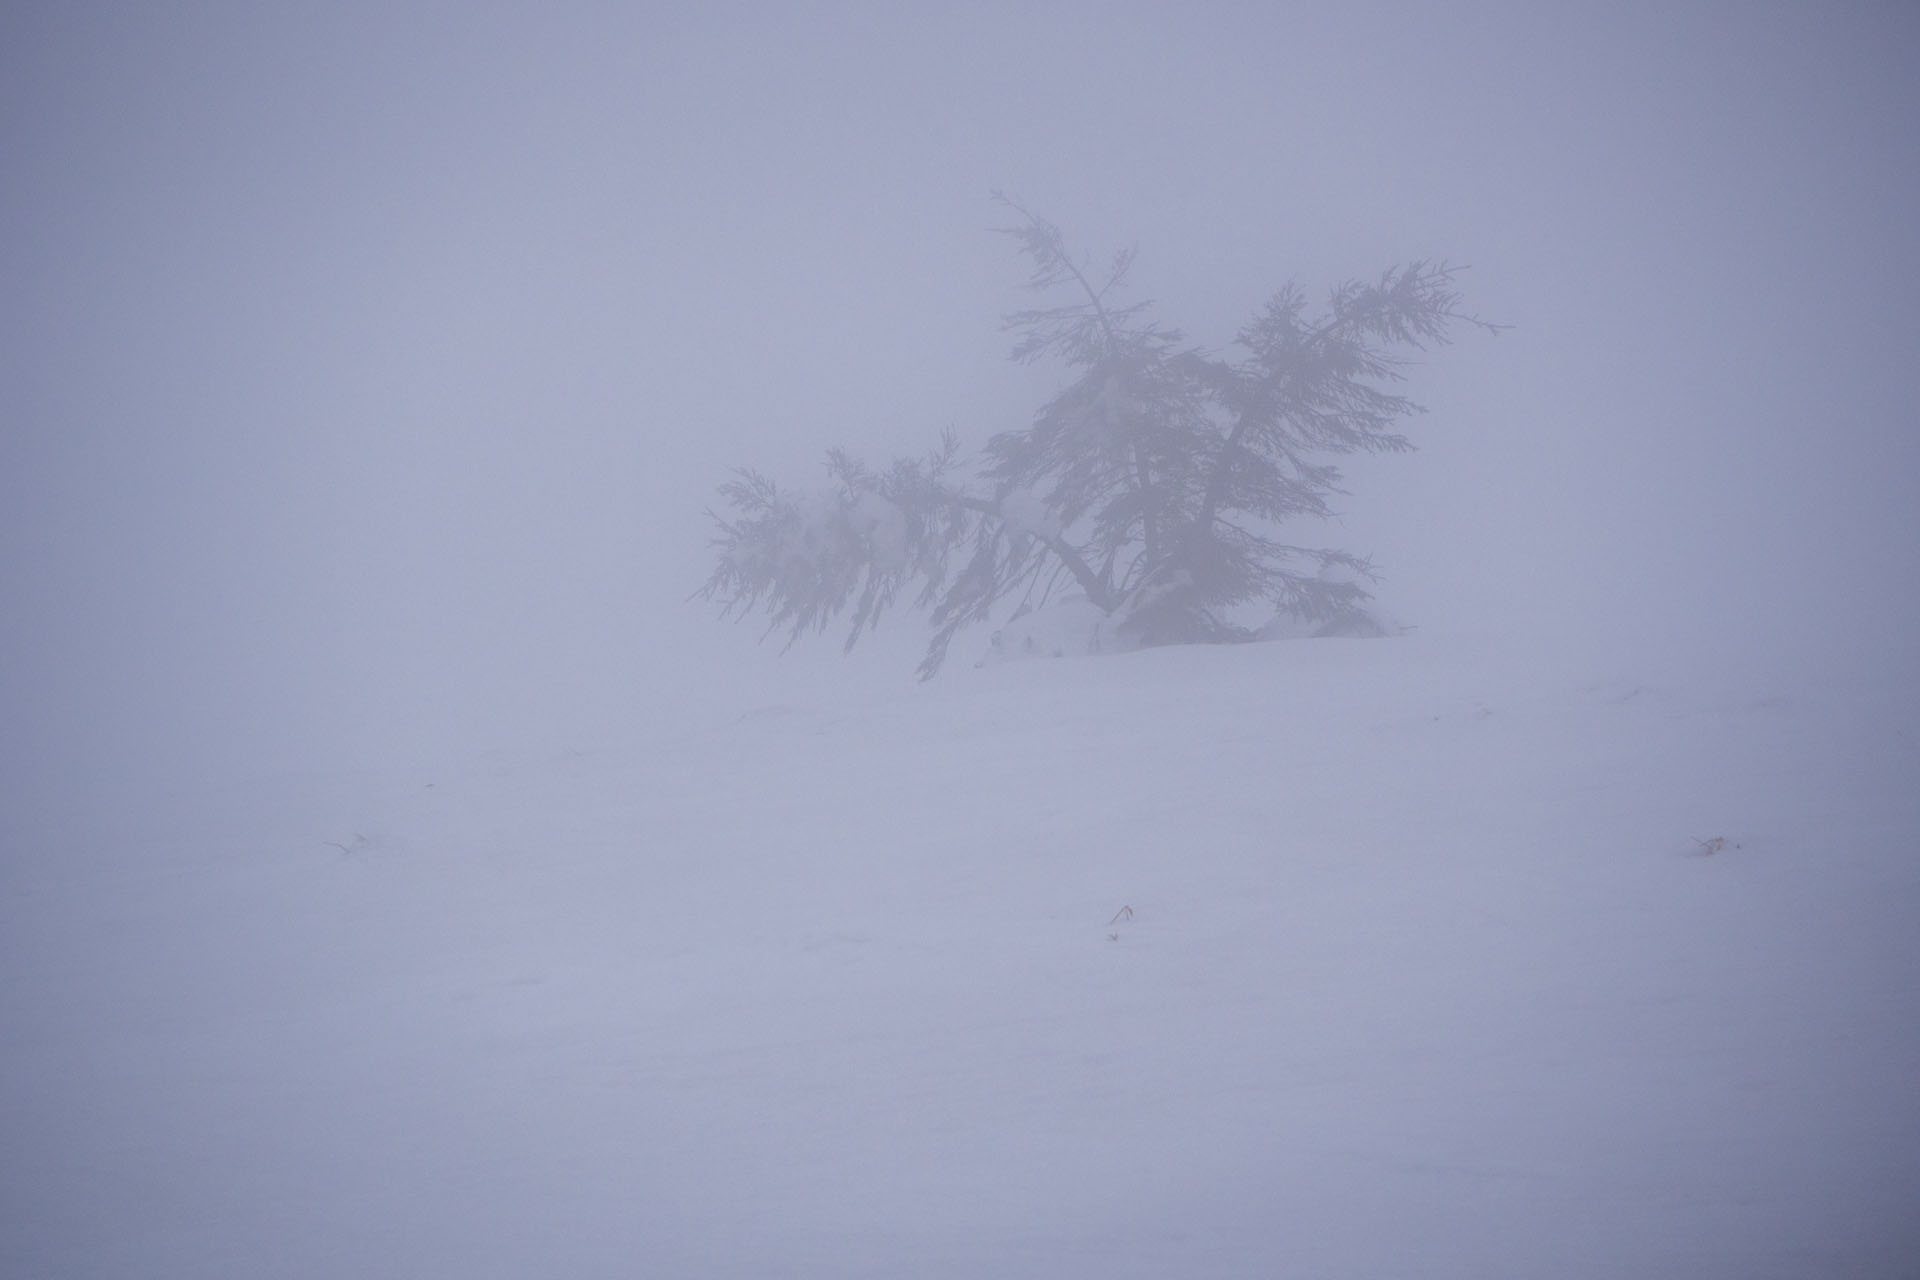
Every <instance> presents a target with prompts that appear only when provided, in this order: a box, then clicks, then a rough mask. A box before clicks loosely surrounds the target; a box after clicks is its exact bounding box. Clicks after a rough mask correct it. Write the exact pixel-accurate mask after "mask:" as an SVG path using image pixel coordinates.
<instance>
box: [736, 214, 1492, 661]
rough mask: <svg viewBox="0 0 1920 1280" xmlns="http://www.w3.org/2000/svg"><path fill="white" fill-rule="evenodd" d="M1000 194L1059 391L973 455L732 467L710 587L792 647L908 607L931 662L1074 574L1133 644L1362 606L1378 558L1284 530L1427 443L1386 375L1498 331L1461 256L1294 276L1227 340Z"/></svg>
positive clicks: (1032, 316)
mask: <svg viewBox="0 0 1920 1280" xmlns="http://www.w3.org/2000/svg"><path fill="white" fill-rule="evenodd" d="M1008 207H1009V208H1011V209H1013V210H1014V212H1016V213H1017V214H1019V216H1020V218H1021V221H1020V223H1019V225H1017V226H1014V227H1012V228H1010V229H1008V234H1009V235H1011V236H1012V237H1013V238H1014V239H1015V240H1016V242H1017V243H1018V245H1019V247H1020V250H1021V252H1022V253H1023V254H1024V255H1025V256H1026V258H1027V259H1028V260H1029V261H1030V263H1031V265H1032V275H1031V278H1030V279H1029V281H1028V287H1029V288H1030V289H1031V290H1032V291H1034V292H1036V293H1039V294H1042V295H1047V296H1048V297H1049V299H1050V301H1051V305H1048V306H1043V307H1038V308H1034V309H1029V310H1021V311H1016V312H1014V313H1012V314H1011V315H1009V316H1007V317H1006V321H1005V327H1006V328H1007V329H1008V330H1009V331H1010V332H1012V333H1013V334H1014V335H1015V336H1016V341H1015V344H1014V348H1013V358H1014V359H1015V360H1018V361H1022V362H1025V363H1034V362H1039V361H1050V362H1052V363H1054V364H1057V365H1058V366H1060V367H1062V368H1063V369H1064V370H1065V371H1066V372H1067V374H1068V375H1069V378H1068V381H1067V383H1066V385H1065V387H1064V388H1063V389H1062V390H1061V391H1060V392H1059V393H1058V394H1057V395H1055V396H1054V397H1053V398H1052V399H1051V400H1049V401H1048V402H1047V403H1046V404H1044V405H1043V406H1041V408H1040V410H1039V412H1038V413H1037V414H1036V415H1035V417H1034V420H1033V422H1032V424H1031V425H1030V426H1027V427H1023V428H1021V429H1018V430H1013V431H1005V432H1002V433H1000V434H998V435H995V436H994V437H992V438H991V439H990V440H988V441H987V443H986V445H985V447H984V449H983V450H982V451H981V453H980V454H979V456H978V457H977V458H965V457H963V455H962V453H961V448H960V444H959V441H958V440H957V439H956V437H955V436H954V435H953V434H952V433H951V432H948V433H947V434H946V435H944V436H943V437H942V439H941V441H940V443H939V445H938V447H936V448H935V449H933V450H932V451H930V452H928V453H927V454H925V455H923V456H919V457H908V458H902V459H899V460H896V461H895V462H893V463H891V464H890V465H888V466H887V467H885V468H884V469H881V470H870V469H869V468H867V467H866V466H864V465H863V464H861V463H860V462H858V461H856V460H854V459H852V458H850V457H848V456H846V455H845V454H844V453H841V452H840V451H838V450H834V451H830V452H829V453H828V455H827V469H828V476H829V487H828V489H827V490H826V491H825V492H814V493H800V492H792V491H788V490H784V489H781V488H779V487H777V486H776V485H775V484H774V483H773V481H771V480H769V479H767V478H766V477H765V476H763V475H761V474H760V473H758V472H755V471H753V470H750V469H743V470H741V471H739V472H737V473H736V474H735V476H734V478H733V479H732V480H730V481H729V482H727V483H726V484H724V485H722V486H721V488H720V497H721V499H722V504H723V509H724V514H722V513H715V514H714V519H715V522H716V524H717V527H718V533H717V536H716V537H715V539H714V548H715V552H716V563H715V565H714V568H713V571H712V573H711V574H710V575H709V576H708V578H707V581H706V584H705V585H704V587H703V588H702V589H701V591H700V592H699V594H700V595H702V596H704V597H706V598H707V599H709V600H712V601H715V602H717V603H718V604H719V605H720V606H721V610H722V613H723V615H726V616H739V615H743V614H746V613H749V612H753V611H755V610H760V611H763V612H764V613H765V614H766V615H767V617H768V630H769V631H770V632H772V631H785V632H786V633H787V636H788V642H789V643H791V642H792V641H793V640H795V639H797V638H798V637H799V636H801V635H803V634H805V633H806V632H808V631H816V630H824V629H825V628H827V627H828V626H829V625H831V624H833V623H834V622H835V620H836V619H839V618H842V617H846V618H847V620H848V631H847V638H846V647H847V648H848V649H852V648H853V646H854V645H855V644H856V643H857V642H858V640H859V639H860V637H861V635H862V634H864V633H865V632H866V631H868V630H869V629H871V628H872V627H873V626H874V624H875V623H876V622H877V621H878V620H879V618H880V617H881V616H882V615H883V614H884V613H885V612H886V611H887V610H888V609H889V608H892V607H894V606H895V605H900V604H909V605H910V606H911V607H914V608H917V609H920V610H923V611H925V612H926V613H927V615H928V618H929V621H930V622H931V624H932V626H933V637H932V640H931V641H930V643H929V645H928V648H927V653H926V657H925V659H924V660H923V661H922V663H921V666H920V672H921V675H922V677H923V678H925V677H930V676H932V675H933V674H935V673H936V672H937V671H938V670H939V668H940V665H941V663H942V662H943V661H944V659H945V656H946V652H947V648H948V645H949V644H950V642H951V641H952V639H953V637H954V635H955V634H956V633H957V632H958V631H959V630H960V629H961V628H963V627H965V626H967V625H968V624H969V623H973V622H979V621H984V620H986V619H988V618H989V617H991V616H992V614H993V611H994V609H995V608H996V606H999V605H1001V604H1002V603H1004V602H1007V601H1010V600H1014V599H1016V598H1017V599H1018V600H1019V601H1020V606H1019V607H1020V608H1021V609H1025V608H1027V607H1030V606H1032V605H1035V604H1037V603H1040V602H1043V601H1044V600H1045V599H1046V598H1047V597H1048V596H1049V595H1050V594H1051V593H1053V592H1055V591H1056V590H1060V589H1065V584H1067V583H1071V584H1072V585H1073V587H1074V588H1077V590H1078V591H1079V592H1080V593H1082V594H1083V595H1084V596H1085V598H1086V599H1087V600H1088V601H1089V602H1091V603H1092V604H1093V605H1094V606H1096V607H1097V608H1098V609H1099V611H1100V612H1101V613H1103V614H1105V615H1106V616H1107V618H1108V619H1109V620H1110V625H1109V626H1108V628H1107V631H1108V632H1109V634H1111V635H1112V636H1114V637H1116V638H1117V639H1118V640H1119V641H1120V642H1121V643H1123V644H1129V645H1134V644H1137V645H1157V644H1180V643H1205V642H1221V641H1233V640H1245V639H1250V638H1252V637H1253V635H1254V634H1255V633H1254V631H1253V630H1252V629H1250V628H1249V627H1248V626H1247V625H1246V623H1245V622H1244V621H1242V620H1241V619H1242V615H1243V613H1244V611H1245V609H1246V607H1247V606H1250V605H1252V604H1254V603H1256V602H1260V603H1264V604H1267V605H1270V606H1271V607H1272V608H1273V609H1275V610H1278V611H1280V612H1283V613H1286V614H1290V615H1292V616H1293V617H1295V618H1297V619H1300V620H1303V621H1306V622H1310V623H1315V624H1319V625H1322V626H1325V627H1330V628H1341V627H1350V626H1352V625H1353V624H1354V623H1355V622H1356V621H1359V620H1362V619H1364V617H1365V602H1366V601H1367V600H1368V599H1369V595H1368V593H1367V591H1366V589H1365V586H1364V584H1365V583H1366V582H1369V581H1371V580H1372V569H1371V566H1370V565H1369V564H1368V563H1367V562H1366V561H1364V560H1362V559H1361V558H1359V557H1357V556H1354V555H1352V554H1350V553H1348V552H1345V551H1338V550H1331V549H1327V548H1309V547H1305V546H1300V545H1296V544H1294V543H1292V542H1289V541H1285V540H1283V539H1282V537H1281V531H1282V529H1283V528H1285V527H1287V526H1291V525H1297V524H1299V523H1300V522H1302V521H1305V520H1315V519H1324V518H1326V517H1328V516H1330V515H1331V514H1332V509H1331V507H1330V505H1329V499H1330V497H1331V496H1333V495H1335V494H1339V493H1341V492H1343V491H1342V489H1341V488H1340V485H1341V479H1342V478H1341V473H1340V471H1339V468H1338V466H1337V465H1336V464H1335V463H1334V462H1333V461H1331V459H1334V458H1338V457H1339V456H1341V455H1345V454H1354V453H1396V452H1402V451H1405V450H1408V449H1411V448H1412V447H1413V446H1412V444H1411V442H1410V441H1409V440H1408V439H1407V438H1406V436H1404V435H1402V434H1400V432H1399V426H1400V424H1401V422H1402V421H1403V420H1404V419H1407V418H1409V417H1412V416H1414V415H1416V414H1418V413H1420V412H1422V409H1421V407H1420V406H1419V405H1417V404H1415V403H1414V402H1413V401H1412V400H1410V399H1409V398H1407V397H1406V396H1405V395H1403V394H1400V393H1399V392H1398V391H1396V390H1395V389H1394V387H1395V384H1396V383H1397V382H1399V380H1400V378H1401V376H1402V375H1401V373H1400V369H1401V366H1402V365H1403V364H1404V362H1405V359H1406V357H1407V354H1408V353H1410V352H1414V351H1419V350H1423V349H1425V348H1428V347H1431V346H1435V345H1439V344H1443V343H1445V342H1446V341H1447V334H1448V330H1449V328H1450V327H1451V326H1452V325H1454V324H1456V323H1459V322H1465V323H1468V324H1471V325H1474V326H1476V327H1479V328H1482V329H1487V330H1493V329H1494V328H1495V326H1493V325H1489V324H1487V323H1485V322H1484V321H1480V320H1477V319H1474V318H1473V317H1471V316H1467V315H1463V314H1462V313H1461V312H1460V310H1459V301H1460V299H1459V295H1458V293H1457V292H1456V291H1455V288H1454V277H1455V274H1456V273H1455V271H1454V269H1452V268H1450V267H1448V266H1446V265H1445V264H1441V263H1431V262H1413V263H1409V264H1407V265H1405V266H1400V267H1394V268H1390V269H1389V270H1387V271H1385V272H1383V273H1382V274H1381V275H1380V276H1379V277H1378V278H1377V279H1375V280H1373V281H1370V282H1360V281H1349V282H1347V283H1344V284H1342V285H1340V286H1338V287H1337V288H1335V289H1333V290H1332V291H1331V292H1330V293H1329V295H1328V296H1327V298H1326V300H1325V302H1324V304H1323V305H1322V306H1321V307H1319V308H1318V309H1313V308H1310V307H1309V304H1308V300H1307V297H1306V295H1305V294H1304V293H1303V292H1302V291H1301V290H1300V289H1299V288H1298V287H1297V286H1295V285H1293V284H1288V285H1286V286H1285V287H1283V288H1282V289H1280V290H1279V292H1277V293H1276V294H1274V296H1273V297H1272V298H1271V299H1270V300H1269V301H1268V302H1267V304H1266V305H1265V307H1263V308H1262V309H1261V311H1260V312H1259V314H1257V315H1256V316H1254V318H1253V319H1252V320H1251V321H1250V322H1248V323H1247V325H1246V326H1245V327H1243V328H1242V329H1241V330H1240V332H1239V334H1238V337H1237V340H1236V343H1235V348H1236V350H1235V353H1234V355H1233V356H1232V357H1231V358H1229V357H1227V356H1223V355H1219V354H1216V353H1211V352H1207V351H1204V350H1202V349H1200V348H1198V347H1196V346H1193V345H1191V344H1189V343H1188V342H1187V340H1186V338H1185V337H1184V336H1183V335H1182V334H1181V333H1180V331H1179V330H1177V329H1170V328H1165V327H1163V326H1161V325H1160V324H1159V323H1158V322H1157V321H1155V320H1154V319H1153V317H1152V305H1151V303H1148V302H1133V303H1123V302H1122V301H1121V300H1120V294H1121V289H1122V286H1123V284H1124V282H1125V281H1126V278H1127V275H1128V272H1129V269H1130V268H1131V267H1132V265H1133V254H1132V252H1131V251H1127V252H1123V253H1121V254H1118V255H1116V256H1115V257H1114V258H1113V259H1112V261H1111V262H1110V263H1109V264H1108V265H1107V266H1106V267H1105V269H1104V270H1102V271H1099V272H1097V273H1095V272H1093V271H1091V270H1090V268H1089V266H1088V265H1087V264H1086V263H1085V262H1083V261H1082V260H1080V259H1079V258H1077V257H1076V256H1075V255H1074V254H1073V253H1072V252H1071V251H1070V249H1069V247H1068V245H1067V244H1066V241H1065V239H1064V238H1063V237H1062V235H1061V233H1060V231H1059V230H1058V229H1057V228H1056V227H1055V226H1053V224H1051V223H1049V222H1047V221H1046V220H1044V219H1042V218H1039V217H1036V216H1034V215H1032V214H1030V213H1028V212H1027V211H1025V210H1024V209H1020V208H1019V207H1018V206H1016V205H1012V204H1011V203H1010V202H1009V203H1008Z"/></svg>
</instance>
